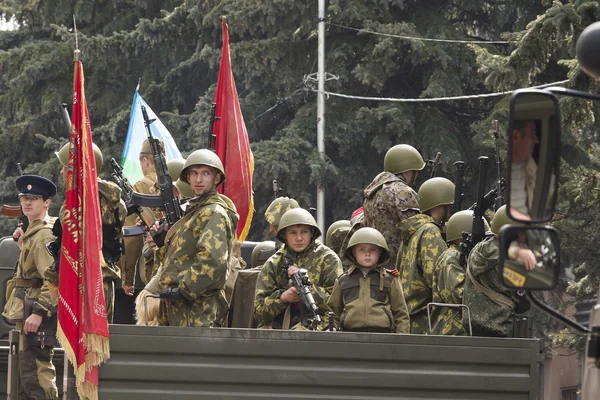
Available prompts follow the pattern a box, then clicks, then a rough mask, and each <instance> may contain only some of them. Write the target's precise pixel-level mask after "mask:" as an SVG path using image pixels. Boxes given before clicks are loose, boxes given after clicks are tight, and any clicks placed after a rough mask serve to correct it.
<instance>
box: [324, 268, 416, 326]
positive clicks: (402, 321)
mask: <svg viewBox="0 0 600 400" xmlns="http://www.w3.org/2000/svg"><path fill="white" fill-rule="evenodd" d="M348 258H350V259H351V262H352V264H353V265H352V266H351V267H350V269H348V271H347V272H344V273H343V274H342V275H341V276H340V277H339V278H338V279H336V281H335V285H334V286H333V292H332V293H331V296H329V300H328V301H327V306H328V307H329V309H330V310H331V311H332V312H333V313H334V314H335V316H336V319H337V320H338V324H339V327H340V329H341V330H344V331H359V332H360V331H374V332H393V333H410V324H409V317H408V309H407V308H406V302H405V301H404V293H403V292H402V285H401V284H400V279H397V278H398V277H397V276H396V275H394V274H392V273H390V272H389V271H387V270H385V269H384V268H383V267H382V266H381V264H379V265H377V266H375V267H373V268H370V269H369V270H368V271H367V273H366V274H365V273H363V271H362V270H361V268H360V267H358V266H357V265H356V259H355V258H354V257H352V256H351V257H348ZM394 272H395V273H397V271H395V270H394Z"/></svg>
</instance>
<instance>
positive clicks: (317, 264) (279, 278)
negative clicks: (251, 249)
mask: <svg viewBox="0 0 600 400" xmlns="http://www.w3.org/2000/svg"><path fill="white" fill-rule="evenodd" d="M284 257H287V258H289V259H290V260H291V261H292V262H293V263H294V264H296V265H297V266H298V268H304V269H306V271H307V273H308V278H309V279H310V282H311V283H312V295H313V297H314V299H315V304H316V305H317V307H319V315H320V316H321V319H322V324H321V326H320V328H321V329H322V328H323V327H324V326H325V320H326V318H325V315H326V314H327V311H328V308H327V299H328V297H329V295H330V294H331V290H332V289H333V285H334V284H335V279H336V278H337V277H338V276H339V275H341V274H342V266H341V263H340V259H339V257H338V256H337V255H336V254H335V253H334V252H333V251H332V250H331V249H330V248H329V247H327V246H325V245H323V244H321V243H318V242H315V241H313V242H312V243H311V244H309V245H308V247H307V248H306V249H305V250H304V251H303V252H301V253H296V252H295V251H293V250H291V249H290V248H288V247H287V246H284V247H282V248H281V249H279V250H277V252H276V253H275V254H273V255H272V256H271V258H269V259H268V260H267V262H265V264H264V265H263V267H262V269H261V271H260V275H259V276H258V279H257V281H256V292H255V295H254V314H255V317H256V319H257V321H258V323H259V328H267V327H269V326H271V327H273V328H275V329H281V327H282V323H283V317H284V314H285V311H286V309H287V307H288V305H290V304H289V303H287V302H283V301H281V300H280V299H279V297H280V296H281V294H282V293H283V292H285V291H286V290H288V289H289V288H290V287H291V286H292V284H291V281H290V279H289V278H288V277H287V275H285V272H284V271H285V265H284V260H283V259H284ZM284 275H285V276H284ZM291 311H292V315H291V321H290V327H293V326H294V325H296V324H298V323H300V322H301V321H300V311H299V308H296V307H294V306H292V307H291Z"/></svg>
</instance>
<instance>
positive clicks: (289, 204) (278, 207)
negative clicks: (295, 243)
mask: <svg viewBox="0 0 600 400" xmlns="http://www.w3.org/2000/svg"><path fill="white" fill-rule="evenodd" d="M294 208H300V204H298V202H297V201H296V200H294V199H291V198H289V197H278V198H276V199H275V200H273V201H272V202H271V204H269V207H267V210H266V211H265V219H266V220H267V223H268V224H269V232H270V233H272V234H273V236H275V238H277V232H278V230H279V220H280V219H281V217H282V216H283V214H285V213H286V212H288V211H289V210H291V209H294Z"/></svg>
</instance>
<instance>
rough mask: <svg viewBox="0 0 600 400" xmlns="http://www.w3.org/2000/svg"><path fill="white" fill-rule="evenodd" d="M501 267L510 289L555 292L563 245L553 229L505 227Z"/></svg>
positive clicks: (501, 242)
mask: <svg viewBox="0 0 600 400" xmlns="http://www.w3.org/2000/svg"><path fill="white" fill-rule="evenodd" d="M500 267H501V268H502V282H503V283H504V286H506V287H507V288H513V289H537V290H550V289H553V288H554V287H555V286H556V284H557V283H558V274H559V272H560V242H559V240H558V235H557V233H556V231H555V230H554V228H551V227H549V226H546V227H537V226H536V227H527V226H518V225H505V226H504V227H502V229H501V230H500Z"/></svg>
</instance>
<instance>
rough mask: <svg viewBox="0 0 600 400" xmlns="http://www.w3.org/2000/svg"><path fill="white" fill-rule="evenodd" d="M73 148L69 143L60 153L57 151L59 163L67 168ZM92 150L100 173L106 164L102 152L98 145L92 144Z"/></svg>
mask: <svg viewBox="0 0 600 400" xmlns="http://www.w3.org/2000/svg"><path fill="white" fill-rule="evenodd" d="M70 148H71V142H67V144H65V145H64V146H63V147H61V148H60V150H59V151H55V152H54V154H56V157H58V161H60V163H61V164H62V165H63V166H64V167H66V166H67V165H69V150H70ZM92 148H93V149H94V158H95V159H96V169H97V170H98V171H100V170H101V169H102V164H103V163H104V158H103V157H102V151H101V150H100V148H99V147H98V146H96V143H92Z"/></svg>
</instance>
